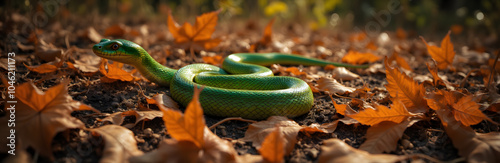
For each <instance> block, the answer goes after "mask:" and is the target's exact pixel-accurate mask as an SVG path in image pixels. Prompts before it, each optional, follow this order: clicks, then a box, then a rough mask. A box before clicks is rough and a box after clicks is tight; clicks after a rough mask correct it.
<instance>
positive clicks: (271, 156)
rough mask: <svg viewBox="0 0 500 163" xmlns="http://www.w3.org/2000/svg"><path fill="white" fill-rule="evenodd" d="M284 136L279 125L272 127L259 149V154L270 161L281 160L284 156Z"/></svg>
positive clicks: (275, 162)
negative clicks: (272, 129)
mask: <svg viewBox="0 0 500 163" xmlns="http://www.w3.org/2000/svg"><path fill="white" fill-rule="evenodd" d="M284 139H285V137H284V136H283V133H282V132H281V129H280V127H279V126H276V127H274V131H273V132H271V133H270V134H269V135H267V136H266V138H265V139H264V142H262V146H261V148H260V149H259V153H260V155H261V156H262V157H263V158H264V160H266V161H267V162H270V163H279V162H283V159H284V158H283V156H285V143H284V142H283V140H284Z"/></svg>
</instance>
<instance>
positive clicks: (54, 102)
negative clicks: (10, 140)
mask: <svg viewBox="0 0 500 163" xmlns="http://www.w3.org/2000/svg"><path fill="white" fill-rule="evenodd" d="M68 83H69V81H68V80H65V81H63V82H62V83H61V84H59V85H56V86H54V87H51V88H49V89H48V90H47V91H45V92H43V91H41V90H40V89H38V88H37V87H36V86H35V85H34V84H33V83H32V82H31V81H29V82H26V83H23V84H21V85H19V86H17V87H16V93H15V96H16V97H17V99H18V103H17V104H16V106H15V111H16V112H15V113H16V123H15V127H16V130H15V131H16V135H17V137H16V138H17V140H19V141H20V142H22V143H20V147H19V148H21V149H26V148H28V147H32V148H33V149H34V150H35V151H37V152H39V153H40V154H41V155H42V156H45V157H49V158H51V159H53V155H52V147H51V144H52V138H53V137H54V136H55V135H56V134H57V133H59V132H61V131H64V130H67V129H71V128H83V127H85V125H84V123H83V122H81V121H80V120H79V119H77V118H75V117H73V116H71V112H73V111H75V110H80V108H82V110H83V109H87V108H89V107H88V106H86V105H85V104H82V103H80V102H78V101H74V100H73V99H72V98H71V96H69V95H68V87H67V85H68ZM6 106H7V105H6ZM6 110H9V109H8V108H6ZM1 119H4V120H5V121H6V120H7V119H9V117H8V116H4V117H2V118H1ZM0 121H1V120H0Z"/></svg>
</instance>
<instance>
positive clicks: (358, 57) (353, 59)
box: [342, 50, 382, 65]
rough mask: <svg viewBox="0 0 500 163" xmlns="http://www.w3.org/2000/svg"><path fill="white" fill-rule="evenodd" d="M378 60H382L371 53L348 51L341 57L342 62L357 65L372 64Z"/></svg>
mask: <svg viewBox="0 0 500 163" xmlns="http://www.w3.org/2000/svg"><path fill="white" fill-rule="evenodd" d="M380 59H382V58H381V57H379V56H376V55H375V54H372V53H360V52H357V51H352V50H350V51H349V52H347V54H346V55H344V57H342V62H346V63H350V64H355V65H359V64H365V63H373V62H376V61H378V60H380Z"/></svg>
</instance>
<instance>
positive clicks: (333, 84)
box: [318, 77, 356, 95]
mask: <svg viewBox="0 0 500 163" xmlns="http://www.w3.org/2000/svg"><path fill="white" fill-rule="evenodd" d="M318 88H319V90H320V91H324V92H327V91H328V92H330V93H335V94H340V95H343V94H346V93H348V92H349V93H350V92H353V91H354V90H356V89H355V88H352V87H346V86H344V85H342V84H340V83H339V82H337V80H335V79H329V78H324V77H322V78H320V79H319V80H318Z"/></svg>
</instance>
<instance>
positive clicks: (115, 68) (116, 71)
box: [99, 59, 138, 83]
mask: <svg viewBox="0 0 500 163" xmlns="http://www.w3.org/2000/svg"><path fill="white" fill-rule="evenodd" d="M106 65H107V67H108V70H107V71H106ZM122 67H123V63H120V62H113V63H112V64H109V63H108V60H107V59H102V61H101V65H100V66H99V71H100V72H101V73H102V74H103V75H104V76H103V77H101V82H104V83H112V82H115V81H116V80H120V81H133V80H137V79H138V78H136V77H134V76H132V73H130V72H127V71H125V70H123V69H122Z"/></svg>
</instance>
